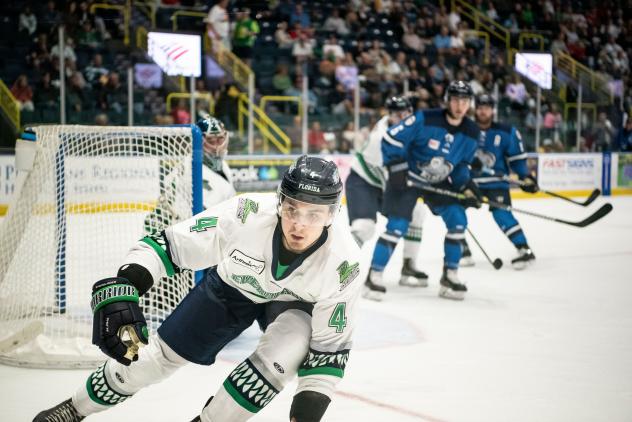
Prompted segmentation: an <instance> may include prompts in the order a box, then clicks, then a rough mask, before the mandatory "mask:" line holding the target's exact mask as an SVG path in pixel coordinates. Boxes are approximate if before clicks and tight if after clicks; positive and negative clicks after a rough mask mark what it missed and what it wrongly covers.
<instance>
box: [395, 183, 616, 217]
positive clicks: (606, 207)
mask: <svg viewBox="0 0 632 422" xmlns="http://www.w3.org/2000/svg"><path fill="white" fill-rule="evenodd" d="M407 184H408V186H410V187H415V188H417V189H421V190H423V191H426V192H431V193H436V194H438V195H444V196H449V197H451V198H455V199H458V200H464V199H465V198H466V197H465V195H464V194H462V193H458V192H453V191H451V190H448V189H441V188H436V187H434V186H430V185H424V184H421V183H418V182H415V181H412V180H408V182H407ZM483 203H485V204H487V205H489V206H491V207H495V208H500V209H502V210H505V211H510V212H511V211H514V212H517V213H520V214H526V215H530V216H532V217H536V218H541V219H544V220H549V221H553V222H555V223H561V224H567V225H569V226H574V227H586V226H588V225H590V224H592V223H594V222H595V221H597V220H599V219H601V218H602V217H604V216H606V215H608V214H609V213H610V211H612V204H610V203H606V204H603V205H602V206H601V207H600V208H599V209H598V210H597V211H595V212H594V213H592V214H591V215H589V216H588V217H586V218H585V219H583V220H581V221H568V220H563V219H561V218H556V217H551V216H548V215H543V214H539V213H536V212H533V211H527V210H522V209H519V208H514V207H513V206H511V205H506V204H501V203H500V202H496V201H490V200H489V199H487V198H484V200H483Z"/></svg>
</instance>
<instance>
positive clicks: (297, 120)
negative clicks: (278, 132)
mask: <svg viewBox="0 0 632 422" xmlns="http://www.w3.org/2000/svg"><path fill="white" fill-rule="evenodd" d="M285 134H286V135H287V137H288V138H290V141H291V142H292V147H291V148H292V153H298V152H302V151H303V125H302V119H301V116H299V115H296V116H294V118H293V119H292V124H291V125H290V126H289V127H288V128H285Z"/></svg>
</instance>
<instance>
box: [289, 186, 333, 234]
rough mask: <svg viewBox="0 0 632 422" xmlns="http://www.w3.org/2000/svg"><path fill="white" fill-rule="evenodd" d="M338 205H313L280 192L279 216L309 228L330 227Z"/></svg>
mask: <svg viewBox="0 0 632 422" xmlns="http://www.w3.org/2000/svg"><path fill="white" fill-rule="evenodd" d="M337 209H338V204H330V205H324V204H312V203H309V202H303V201H299V200H297V199H294V198H290V197H289V196H286V195H285V194H283V193H280V192H279V203H278V213H279V216H280V217H281V218H282V219H284V220H288V221H291V222H293V223H295V224H301V225H303V226H309V227H324V226H329V225H330V224H331V223H332V222H333V219H334V216H335V215H336V211H337Z"/></svg>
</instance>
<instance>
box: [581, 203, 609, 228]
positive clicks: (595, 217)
mask: <svg viewBox="0 0 632 422" xmlns="http://www.w3.org/2000/svg"><path fill="white" fill-rule="evenodd" d="M610 211H612V204H611V203H609V202H608V203H606V204H603V205H602V206H601V208H599V209H598V210H597V211H595V212H594V213H593V214H592V215H589V216H588V217H587V218H586V219H584V220H582V221H580V222H578V223H575V224H573V225H574V226H577V227H586V226H588V225H590V224H592V223H594V222H595V221H597V220H599V219H601V218H603V217H605V216H606V215H608V214H609V213H610Z"/></svg>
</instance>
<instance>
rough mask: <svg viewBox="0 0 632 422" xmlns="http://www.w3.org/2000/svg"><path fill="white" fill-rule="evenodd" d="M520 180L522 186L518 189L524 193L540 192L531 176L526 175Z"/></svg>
mask: <svg viewBox="0 0 632 422" xmlns="http://www.w3.org/2000/svg"><path fill="white" fill-rule="evenodd" d="M520 180H522V182H523V183H522V184H521V185H520V189H522V190H523V191H525V192H528V193H536V192H537V191H539V190H540V187H539V186H538V182H537V181H536V180H535V178H534V177H533V176H531V175H527V176H525V177H523V178H521V179H520Z"/></svg>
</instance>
